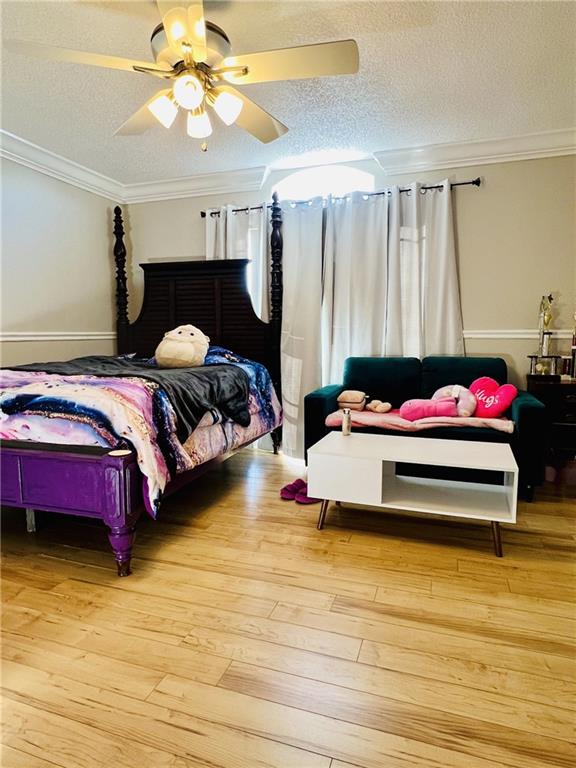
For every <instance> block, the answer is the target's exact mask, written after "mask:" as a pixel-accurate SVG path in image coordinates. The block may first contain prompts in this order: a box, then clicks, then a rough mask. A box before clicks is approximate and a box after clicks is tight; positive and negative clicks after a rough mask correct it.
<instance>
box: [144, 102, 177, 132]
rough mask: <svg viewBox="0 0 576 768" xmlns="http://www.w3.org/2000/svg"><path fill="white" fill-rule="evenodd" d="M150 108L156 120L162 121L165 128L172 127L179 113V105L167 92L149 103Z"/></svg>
mask: <svg viewBox="0 0 576 768" xmlns="http://www.w3.org/2000/svg"><path fill="white" fill-rule="evenodd" d="M148 109H149V110H150V112H152V114H153V115H154V117H155V118H156V120H158V122H159V123H162V125H163V126H164V128H170V126H171V125H172V123H173V122H174V120H176V115H177V114H178V107H177V106H176V104H174V102H173V101H172V99H170V98H169V97H168V96H166V94H162V95H161V96H158V97H157V98H156V99H154V100H153V101H151V102H150V104H148Z"/></svg>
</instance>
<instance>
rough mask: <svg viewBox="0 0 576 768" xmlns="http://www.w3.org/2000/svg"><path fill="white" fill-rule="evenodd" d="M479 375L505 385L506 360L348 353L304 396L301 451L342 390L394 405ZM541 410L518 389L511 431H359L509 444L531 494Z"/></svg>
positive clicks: (540, 455) (540, 445)
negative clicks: (327, 381)
mask: <svg viewBox="0 0 576 768" xmlns="http://www.w3.org/2000/svg"><path fill="white" fill-rule="evenodd" d="M480 376H491V377H492V378H493V379H496V381H498V382H499V383H500V384H505V383H506V382H507V380H508V369H507V366H506V363H505V361H504V360H502V358H500V357H451V356H446V357H425V358H424V359H423V360H422V361H420V360H418V359H417V358H413V357H349V358H348V359H347V360H346V361H345V364H344V377H343V382H342V384H332V385H329V386H326V387H322V389H317V390H316V391H314V392H311V393H310V394H309V395H307V396H306V398H305V400H304V418H305V426H304V432H305V448H306V456H307V455H308V448H310V446H312V445H314V443H317V442H318V440H320V439H321V438H322V437H324V435H326V434H327V433H328V432H329V431H330V427H326V426H325V424H324V422H325V419H326V416H328V414H329V413H332V412H333V411H335V410H337V408H338V403H337V397H338V395H339V394H340V392H342V391H344V390H345V389H359V390H362V391H363V392H366V393H367V394H368V395H369V396H370V398H371V399H379V400H384V401H388V402H390V403H392V407H393V408H399V407H400V405H401V404H402V403H403V402H404V401H405V400H410V399H412V398H418V397H422V398H429V397H432V395H433V394H434V392H435V391H436V390H437V389H439V388H440V387H443V386H446V385H448V384H461V385H462V386H465V387H468V386H470V384H471V383H472V382H473V381H474V379H477V378H479V377H480ZM544 411H545V408H544V405H543V404H542V403H541V402H540V401H539V400H538V399H537V398H535V397H534V396H533V395H530V394H529V393H528V392H523V391H520V392H519V393H518V396H517V397H516V398H515V400H514V401H513V403H512V406H511V407H510V409H509V411H508V412H507V413H506V414H505V416H507V417H508V418H510V419H512V420H513V421H514V432H513V433H512V434H509V433H507V432H497V431H496V430H493V429H484V428H476V427H439V428H437V429H428V430H423V431H422V432H411V433H406V432H402V433H400V432H396V431H389V430H383V429H377V428H371V427H370V428H362V430H360V429H358V431H363V432H375V433H378V434H386V435H398V434H402V435H407V434H408V435H412V436H415V437H424V438H426V437H435V438H447V439H450V440H478V441H483V442H493V443H509V444H510V446H511V448H512V450H513V452H514V456H515V457H516V462H517V464H518V467H519V470H520V477H519V483H520V489H521V490H522V492H523V495H524V496H525V497H526V498H528V499H531V498H532V495H533V492H534V486H536V485H539V484H540V483H541V482H542V481H543V479H544V442H543V436H544V431H545V419H544ZM470 479H472V478H470Z"/></svg>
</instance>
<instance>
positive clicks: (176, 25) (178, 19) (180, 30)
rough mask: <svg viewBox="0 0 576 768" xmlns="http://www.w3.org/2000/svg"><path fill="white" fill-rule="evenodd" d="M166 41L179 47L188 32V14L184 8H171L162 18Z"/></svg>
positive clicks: (176, 47)
mask: <svg viewBox="0 0 576 768" xmlns="http://www.w3.org/2000/svg"><path fill="white" fill-rule="evenodd" d="M163 24H164V29H165V30H166V35H167V37H168V42H169V43H170V45H171V46H173V47H174V48H175V49H176V50H178V49H180V47H181V45H182V43H183V42H184V41H185V40H186V36H187V34H188V14H187V12H186V9H185V8H172V9H171V10H170V11H168V13H167V14H166V15H165V16H164V18H163Z"/></svg>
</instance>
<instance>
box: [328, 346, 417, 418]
mask: <svg viewBox="0 0 576 768" xmlns="http://www.w3.org/2000/svg"><path fill="white" fill-rule="evenodd" d="M421 377H422V364H421V363H420V360H418V359H417V358H415V357H349V358H348V359H347V360H346V361H345V363H344V382H343V383H344V387H345V389H360V390H362V391H364V392H367V393H368V396H369V398H370V399H371V400H374V399H377V400H383V401H385V402H389V403H392V407H393V408H399V407H400V406H401V405H402V403H403V402H405V401H406V400H410V399H412V398H415V397H420V387H421Z"/></svg>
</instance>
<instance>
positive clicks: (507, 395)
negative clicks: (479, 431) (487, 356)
mask: <svg viewBox="0 0 576 768" xmlns="http://www.w3.org/2000/svg"><path fill="white" fill-rule="evenodd" d="M470 392H472V393H473V394H474V395H475V397H476V400H477V403H476V410H475V411H474V416H479V417H480V418H484V417H488V418H490V419H495V418H497V417H498V416H502V414H503V413H505V412H506V411H507V410H508V408H510V405H511V403H512V400H514V398H515V397H516V395H517V394H518V390H517V389H516V387H515V386H514V385H513V384H503V385H502V386H500V385H499V384H498V382H497V381H495V380H494V379H491V378H490V376H481V377H480V378H479V379H476V381H473V382H472V384H470Z"/></svg>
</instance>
